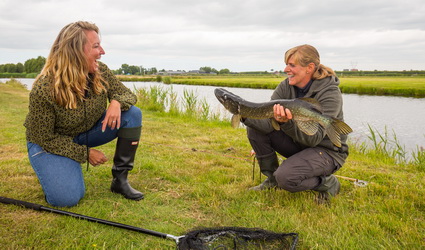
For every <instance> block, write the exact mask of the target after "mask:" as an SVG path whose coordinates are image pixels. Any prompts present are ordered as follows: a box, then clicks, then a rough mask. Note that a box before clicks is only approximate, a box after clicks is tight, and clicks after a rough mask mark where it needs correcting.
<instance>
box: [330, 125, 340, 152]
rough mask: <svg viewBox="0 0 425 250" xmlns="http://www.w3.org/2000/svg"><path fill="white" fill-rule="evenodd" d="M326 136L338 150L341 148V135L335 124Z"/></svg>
mask: <svg viewBox="0 0 425 250" xmlns="http://www.w3.org/2000/svg"><path fill="white" fill-rule="evenodd" d="M326 134H327V135H328V137H329V139H330V140H331V142H332V143H333V144H334V145H335V146H337V147H338V148H340V147H341V137H340V134H339V133H338V132H337V129H336V127H335V126H334V123H332V124H331V126H329V127H328V128H327V129H326Z"/></svg>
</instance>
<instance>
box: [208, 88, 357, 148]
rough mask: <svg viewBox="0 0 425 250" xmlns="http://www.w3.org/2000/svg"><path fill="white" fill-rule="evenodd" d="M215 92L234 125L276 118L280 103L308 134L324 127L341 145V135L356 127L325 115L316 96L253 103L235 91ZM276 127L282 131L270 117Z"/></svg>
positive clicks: (330, 136) (223, 90)
mask: <svg viewBox="0 0 425 250" xmlns="http://www.w3.org/2000/svg"><path fill="white" fill-rule="evenodd" d="M214 94H215V96H216V98H217V99H218V101H219V102H220V103H221V104H222V105H223V106H224V107H225V108H226V109H227V110H228V111H229V112H230V113H232V114H233V116H232V122H231V123H232V126H233V127H238V126H239V123H240V120H241V118H253V119H271V118H273V117H274V112H273V106H274V105H275V104H280V105H281V106H283V107H285V108H287V109H289V110H290V111H291V113H292V120H293V121H294V122H295V123H296V124H297V126H298V127H299V129H300V130H301V131H302V132H303V133H305V134H306V135H315V134H316V133H317V131H318V129H319V126H322V127H323V128H324V129H325V132H326V134H327V136H328V137H329V139H330V140H331V141H332V143H333V144H334V145H335V146H337V147H341V135H347V134H349V133H351V132H353V130H352V129H351V127H350V126H349V125H348V124H346V123H345V122H344V121H341V120H339V119H337V118H335V117H331V116H329V115H326V114H323V109H322V107H321V105H320V103H319V102H318V101H317V100H316V99H314V98H304V97H303V98H295V99H276V100H271V101H268V102H262V103H255V102H250V101H247V100H245V99H243V98H242V97H240V96H238V95H235V94H233V93H232V92H230V91H228V90H226V89H223V88H216V89H215V90H214ZM271 123H272V126H273V128H274V129H276V130H280V125H279V123H278V122H277V121H276V120H275V119H271Z"/></svg>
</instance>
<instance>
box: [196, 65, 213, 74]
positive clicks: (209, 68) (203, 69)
mask: <svg viewBox="0 0 425 250" xmlns="http://www.w3.org/2000/svg"><path fill="white" fill-rule="evenodd" d="M199 70H200V71H204V72H205V73H207V74H209V73H211V71H212V68H211V67H207V66H205V67H200V68H199Z"/></svg>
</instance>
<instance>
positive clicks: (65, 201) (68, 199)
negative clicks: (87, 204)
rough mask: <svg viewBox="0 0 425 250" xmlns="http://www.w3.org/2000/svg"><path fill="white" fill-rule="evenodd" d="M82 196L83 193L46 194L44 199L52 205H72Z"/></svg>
mask: <svg viewBox="0 0 425 250" xmlns="http://www.w3.org/2000/svg"><path fill="white" fill-rule="evenodd" d="M83 197H84V194H83V195H77V194H75V195H64V194H63V195H55V196H51V195H50V196H46V201H47V203H49V204H50V205H52V206H54V207H73V206H76V205H77V204H78V203H79V202H80V200H81V199H82V198H83Z"/></svg>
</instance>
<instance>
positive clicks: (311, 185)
mask: <svg viewBox="0 0 425 250" xmlns="http://www.w3.org/2000/svg"><path fill="white" fill-rule="evenodd" d="M285 63H286V67H285V70H284V71H285V73H286V74H287V75H288V77H287V78H286V79H285V80H284V81H283V82H281V83H280V84H279V85H278V86H277V88H276V89H275V91H274V92H273V94H272V96H271V100H277V99H296V98H313V99H315V101H317V102H318V104H317V105H316V104H315V105H316V106H315V107H317V109H318V110H319V111H320V113H322V114H323V115H324V116H327V117H332V118H333V119H334V120H338V121H343V109H342V105H343V101H342V95H341V92H340V90H339V88H338V85H339V79H338V78H337V77H336V75H335V73H334V71H333V70H332V69H330V68H328V67H326V66H324V65H322V64H321V63H320V56H319V53H318V51H317V50H316V49H315V48H314V47H313V46H310V45H300V46H297V47H294V48H292V49H290V50H288V51H287V52H286V53H285ZM309 100H311V99H309ZM295 112H298V111H297V110H294V109H292V110H291V109H289V108H287V107H285V106H282V105H280V104H275V105H274V106H273V118H271V119H252V118H242V119H241V121H242V122H243V123H244V124H245V125H246V126H247V134H248V139H249V141H250V143H251V145H252V147H253V149H254V151H255V153H256V157H257V159H258V163H259V166H260V170H261V172H262V173H263V174H264V175H266V176H267V177H268V178H267V179H266V180H265V181H264V182H263V183H261V184H260V185H258V186H255V187H252V188H251V189H252V190H264V189H269V188H274V187H279V188H282V189H285V190H288V191H290V192H299V191H305V190H314V191H317V192H318V196H317V201H318V202H319V203H323V202H327V201H329V199H330V197H331V196H335V195H337V194H338V192H339V190H340V183H339V181H338V179H337V178H336V177H335V176H334V175H333V173H334V172H336V171H337V170H338V169H339V168H341V166H342V165H343V164H344V162H345V160H346V158H347V156H348V146H347V143H346V140H347V136H346V134H348V133H349V132H351V129H350V128H349V127H348V126H347V125H346V127H345V128H338V127H336V128H334V129H332V130H333V131H330V130H329V127H328V126H324V125H323V124H322V123H320V124H321V125H320V126H317V128H315V129H314V133H306V131H308V129H309V124H306V123H303V121H302V119H299V121H296V120H295V116H297V115H298V114H297V113H295ZM242 117H243V116H242ZM273 120H274V121H273ZM276 122H277V124H278V125H279V127H280V129H279V130H275V129H274V128H273V123H276ZM316 124H317V122H316ZM344 124H345V123H344ZM301 125H302V126H301ZM306 128H307V129H306ZM335 131H336V132H339V133H338V136H337V137H338V138H337V140H334V138H335V137H334V135H333V132H335ZM335 141H336V143H335ZM276 152H277V153H279V154H281V155H282V156H284V157H286V159H285V160H284V161H283V162H282V163H281V164H279V162H278V158H277V155H276Z"/></svg>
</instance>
